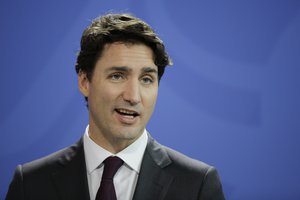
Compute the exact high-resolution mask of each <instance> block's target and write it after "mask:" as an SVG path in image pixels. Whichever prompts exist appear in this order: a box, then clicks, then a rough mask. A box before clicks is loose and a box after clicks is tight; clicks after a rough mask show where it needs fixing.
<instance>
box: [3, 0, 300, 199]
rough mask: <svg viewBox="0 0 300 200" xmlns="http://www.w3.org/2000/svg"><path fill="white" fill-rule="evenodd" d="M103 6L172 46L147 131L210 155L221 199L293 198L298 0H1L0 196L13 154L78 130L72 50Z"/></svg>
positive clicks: (205, 157)
mask: <svg viewBox="0 0 300 200" xmlns="http://www.w3.org/2000/svg"><path fill="white" fill-rule="evenodd" d="M108 11H113V12H120V11H121V12H130V13H133V14H134V15H136V16H138V17H140V18H142V19H144V20H145V21H147V22H148V23H149V24H150V25H151V26H152V27H153V28H154V29H155V30H156V31H157V33H158V34H159V35H160V37H161V38H162V39H163V40H164V42H165V44H166V47H167V50H168V52H169V54H170V56H171V57H172V58H173V62H174V66H172V67H169V68H167V70H166V73H165V75H164V77H163V79H162V81H161V84H160V90H159V97H158V102H157V107H156V111H155V113H154V115H153V117H152V119H151V121H150V123H149V125H148V130H149V131H150V132H151V134H152V136H153V137H154V138H156V139H157V140H158V141H159V142H160V143H163V144H165V145H167V146H170V147H172V148H174V149H176V150H178V151H180V152H182V153H185V154H187V155H189V156H191V157H193V158H196V159H200V160H202V161H204V162H207V163H209V164H211V165H214V166H216V167H217V169H218V171H219V174H220V176H221V178H222V182H223V187H224V192H225V195H226V197H227V199H231V200H286V199H288V200H299V199H300V183H299V180H300V171H299V169H300V145H299V142H300V135H299V134H300V78H299V77H300V37H299V36H300V1H298V0H294V1H293V0H284V1H283V0H252V1H239V0H236V1H197V0H192V1H174V0H164V1H163V0H144V1H139V0H122V1H111V0H101V1H100V0H85V1H75V0H64V1H57V0H53V1H41V0H36V1H34V0H27V1H21V0H19V1H18V0H11V1H1V2H0V28H1V31H0V44H1V50H0V52H1V53H0V74H1V78H0V91H1V103H0V130H1V140H0V195H1V197H0V198H1V199H4V196H5V194H6V192H7V188H8V185H9V182H10V180H11V178H12V175H13V172H14V169H15V167H16V165H17V164H19V163H24V162H28V161H31V160H33V159H37V158H39V157H42V156H45V155H47V154H49V153H51V152H54V151H56V150H58V149H61V148H63V147H65V146H68V145H70V144H72V143H74V142H76V141H77V140H78V139H79V138H80V137H81V135H82V134H83V132H84V130H85V127H86V125H87V121H88V118H87V110H86V107H85V102H84V99H83V98H82V96H81V95H80V94H79V91H78V89H77V82H76V81H77V80H76V79H77V77H76V73H75V70H74V64H75V60H76V53H77V51H78V49H79V40H80V37H81V33H82V31H83V30H84V28H85V27H86V26H87V25H88V24H89V23H90V21H91V20H92V19H93V18H95V17H97V16H98V15H100V14H105V13H107V12H108Z"/></svg>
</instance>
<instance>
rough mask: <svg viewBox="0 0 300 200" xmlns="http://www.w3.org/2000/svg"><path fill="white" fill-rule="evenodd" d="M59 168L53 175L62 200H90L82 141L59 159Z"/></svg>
mask: <svg viewBox="0 0 300 200" xmlns="http://www.w3.org/2000/svg"><path fill="white" fill-rule="evenodd" d="M58 163H59V167H58V168H57V169H56V170H55V172H54V173H52V177H53V180H54V182H55V185H56V189H57V191H58V194H59V197H60V198H61V199H70V200H71V199H72V200H89V199H90V197H89V189H88V183H87V175H86V165H85V158H84V150H83V141H82V139H81V140H80V141H79V142H78V143H76V144H75V145H73V146H72V147H70V148H68V149H67V152H66V153H65V154H64V155H63V156H62V157H60V158H59V161H58Z"/></svg>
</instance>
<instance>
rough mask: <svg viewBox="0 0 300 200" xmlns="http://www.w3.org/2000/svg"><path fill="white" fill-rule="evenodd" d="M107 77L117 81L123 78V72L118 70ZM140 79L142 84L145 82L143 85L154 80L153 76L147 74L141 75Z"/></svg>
mask: <svg viewBox="0 0 300 200" xmlns="http://www.w3.org/2000/svg"><path fill="white" fill-rule="evenodd" d="M109 79H111V80H112V81H119V80H121V79H124V74H122V73H120V72H117V73H113V74H111V75H109ZM140 80H141V81H143V84H145V85H150V84H152V83H153V82H154V78H153V77H152V76H151V75H148V74H146V75H143V76H142V77H141V79H140ZM148 81H149V82H148Z"/></svg>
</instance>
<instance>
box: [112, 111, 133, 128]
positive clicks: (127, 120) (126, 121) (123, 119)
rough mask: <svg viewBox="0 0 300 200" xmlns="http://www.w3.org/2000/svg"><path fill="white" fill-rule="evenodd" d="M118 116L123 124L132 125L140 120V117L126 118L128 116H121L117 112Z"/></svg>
mask: <svg viewBox="0 0 300 200" xmlns="http://www.w3.org/2000/svg"><path fill="white" fill-rule="evenodd" d="M116 114H117V118H118V120H119V121H120V122H121V123H123V124H127V125H132V124H134V123H136V121H137V120H138V116H136V117H131V116H126V115H121V114H119V113H118V112H116Z"/></svg>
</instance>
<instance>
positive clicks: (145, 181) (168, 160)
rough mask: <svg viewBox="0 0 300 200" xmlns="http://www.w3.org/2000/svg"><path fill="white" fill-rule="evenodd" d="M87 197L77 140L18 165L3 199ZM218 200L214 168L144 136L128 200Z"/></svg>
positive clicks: (80, 199)
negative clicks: (143, 143) (142, 153)
mask: <svg viewBox="0 0 300 200" xmlns="http://www.w3.org/2000/svg"><path fill="white" fill-rule="evenodd" d="M58 199H60V200H67V199H68V200H89V199H90V197H89V189H88V183H87V175H86V165H85V158H84V150H83V141H82V139H81V140H80V141H79V142H77V143H76V144H75V145H73V146H71V147H68V148H66V149H63V150H61V151H59V152H56V153H54V154H51V155H49V156H47V157H45V158H42V159H39V160H36V161H33V162H30V163H27V164H24V165H19V166H18V167H17V169H16V171H15V174H14V177H13V180H12V182H11V184H10V187H9V190H8V193H7V196H6V200H58ZM196 199H197V200H223V199H224V195H223V192H222V186H221V183H220V179H219V177H218V174H217V171H216V170H215V168H213V167H211V166H209V165H207V164H205V163H203V162H200V161H196V160H193V159H191V158H188V157H186V156H184V155H182V154H180V153H178V152H176V151H174V150H171V149H169V148H167V147H164V146H162V145H160V144H158V143H157V142H156V141H155V140H153V138H151V137H149V141H148V144H147V148H146V151H145V154H144V158H143V162H142V166H141V171H140V174H139V177H138V182H137V186H136V189H135V193H134V197H133V200H196Z"/></svg>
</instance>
